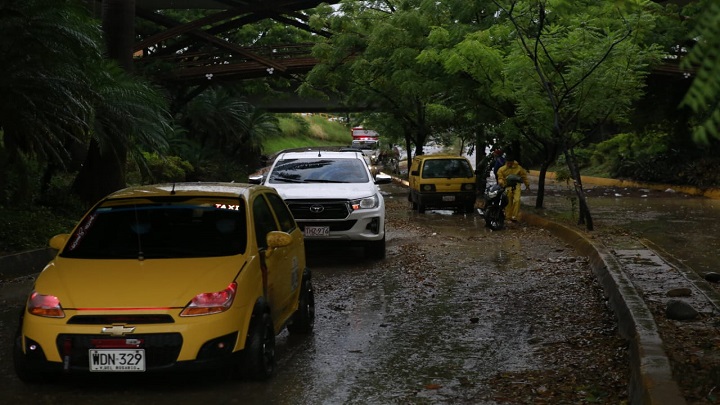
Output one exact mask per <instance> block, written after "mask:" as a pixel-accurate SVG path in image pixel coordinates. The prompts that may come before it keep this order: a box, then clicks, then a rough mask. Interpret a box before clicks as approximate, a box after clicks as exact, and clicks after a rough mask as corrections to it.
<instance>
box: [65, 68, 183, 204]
mask: <svg viewBox="0 0 720 405" xmlns="http://www.w3.org/2000/svg"><path fill="white" fill-rule="evenodd" d="M88 72H89V73H90V75H89V77H90V78H91V79H92V88H93V89H94V90H95V92H96V97H95V98H94V99H93V100H92V112H93V115H92V117H91V119H90V120H89V122H90V125H91V127H90V131H89V135H90V137H91V139H90V141H89V142H88V145H89V146H88V152H87V155H86V158H85V161H84V162H83V165H82V167H81V168H80V170H79V172H78V174H77V176H76V178H75V181H74V182H73V185H72V190H73V192H74V193H75V194H77V195H78V196H80V197H81V198H82V199H83V200H85V201H88V202H94V201H96V200H98V199H99V198H101V197H103V196H104V195H106V194H108V193H110V192H112V191H115V190H117V189H119V188H122V187H125V186H126V180H125V173H126V171H127V161H128V157H131V158H132V159H133V160H134V161H135V162H136V164H137V165H138V166H139V167H140V168H141V170H142V169H145V172H147V165H146V164H145V159H144V155H143V152H156V153H160V154H164V153H166V152H167V150H168V142H167V138H168V136H169V134H170V133H171V131H172V125H171V117H170V115H169V113H168V111H167V105H168V103H167V99H166V98H165V97H164V96H163V94H162V92H160V91H159V90H158V89H156V88H155V87H153V86H152V85H151V84H150V83H147V82H145V81H143V80H142V79H140V78H138V77H134V76H131V75H129V74H128V73H126V72H125V71H124V70H123V69H121V68H120V67H119V66H118V65H117V64H116V63H115V62H112V61H105V62H103V63H102V64H100V65H99V66H98V68H96V69H94V70H88ZM108 160H110V161H112V162H108ZM120 167H122V168H120ZM98 170H106V171H105V172H102V171H101V172H100V173H98V172H97V171H98ZM109 170H119V172H115V173H113V172H108V171H109ZM118 176H121V179H119V178H117V177H118ZM109 179H115V181H117V182H118V183H115V182H114V181H113V182H112V183H111V182H110V181H109ZM108 183H109V184H108Z"/></svg>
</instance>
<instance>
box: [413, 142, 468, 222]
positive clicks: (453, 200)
mask: <svg viewBox="0 0 720 405" xmlns="http://www.w3.org/2000/svg"><path fill="white" fill-rule="evenodd" d="M408 183H409V189H410V191H409V193H408V200H409V201H410V202H411V203H412V208H413V210H418V212H419V213H424V212H425V210H426V209H448V208H450V209H453V210H456V211H463V212H468V213H469V212H473V210H474V207H475V200H476V198H477V196H476V192H475V187H476V186H475V172H474V170H473V168H472V165H471V164H470V161H469V160H468V159H467V158H466V157H464V156H457V155H448V154H434V155H419V156H415V158H413V160H412V162H411V164H410V169H409V170H408Z"/></svg>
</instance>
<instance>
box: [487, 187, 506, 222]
mask: <svg viewBox="0 0 720 405" xmlns="http://www.w3.org/2000/svg"><path fill="white" fill-rule="evenodd" d="M484 199H485V208H484V210H483V217H484V218H485V226H487V227H488V228H490V229H492V230H493V231H497V230H500V229H503V228H504V227H505V207H506V206H507V205H508V197H507V194H505V189H504V188H503V187H501V186H500V185H498V184H493V185H492V186H489V187H488V188H487V189H485V195H484Z"/></svg>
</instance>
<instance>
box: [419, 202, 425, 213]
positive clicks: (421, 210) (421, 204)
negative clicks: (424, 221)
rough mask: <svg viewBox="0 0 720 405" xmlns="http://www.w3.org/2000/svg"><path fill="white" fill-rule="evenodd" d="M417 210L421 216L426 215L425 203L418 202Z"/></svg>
mask: <svg viewBox="0 0 720 405" xmlns="http://www.w3.org/2000/svg"><path fill="white" fill-rule="evenodd" d="M417 210H418V212H419V213H421V214H424V213H425V203H424V202H422V200H420V201H418V204H417Z"/></svg>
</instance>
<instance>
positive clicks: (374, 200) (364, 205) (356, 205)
mask: <svg viewBox="0 0 720 405" xmlns="http://www.w3.org/2000/svg"><path fill="white" fill-rule="evenodd" d="M378 205H380V199H379V198H378V196H377V195H372V196H370V197H364V198H359V199H357V200H352V201H350V206H351V207H352V209H353V211H356V210H362V209H370V208H377V207H378Z"/></svg>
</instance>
